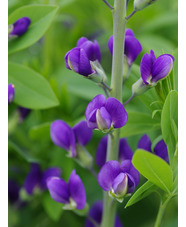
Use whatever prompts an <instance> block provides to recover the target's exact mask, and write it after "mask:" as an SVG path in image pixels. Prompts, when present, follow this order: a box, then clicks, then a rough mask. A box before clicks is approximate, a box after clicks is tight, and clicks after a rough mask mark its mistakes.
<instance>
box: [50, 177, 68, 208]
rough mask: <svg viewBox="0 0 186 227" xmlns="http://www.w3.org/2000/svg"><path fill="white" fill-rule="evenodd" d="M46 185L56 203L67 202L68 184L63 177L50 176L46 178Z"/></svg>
mask: <svg viewBox="0 0 186 227" xmlns="http://www.w3.org/2000/svg"><path fill="white" fill-rule="evenodd" d="M47 187H48V190H49V192H50V196H51V197H52V199H53V200H55V201H56V202H58V203H64V204H68V203H69V190H68V184H67V183H66V182H65V181H64V180H63V179H61V178H59V177H50V178H49V179H48V180H47Z"/></svg>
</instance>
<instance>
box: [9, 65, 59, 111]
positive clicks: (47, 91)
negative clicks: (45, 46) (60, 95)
mask: <svg viewBox="0 0 186 227" xmlns="http://www.w3.org/2000/svg"><path fill="white" fill-rule="evenodd" d="M8 69H9V76H8V77H9V83H12V84H14V85H15V99H14V102H15V103H16V104H18V105H20V106H23V107H26V108H29V109H47V108H51V107H54V106H57V105H58V104H59V102H58V100H57V98H56V96H55V94H54V92H53V90H52V89H51V87H50V84H49V83H48V81H47V80H46V79H45V78H44V77H43V76H41V75H40V74H39V73H37V72H35V71H33V70H32V69H30V68H28V67H25V66H22V65H19V64H15V63H9V64H8Z"/></svg>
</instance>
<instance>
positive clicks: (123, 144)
mask: <svg viewBox="0 0 186 227" xmlns="http://www.w3.org/2000/svg"><path fill="white" fill-rule="evenodd" d="M107 142H108V136H107V135H106V136H104V137H103V138H102V139H101V140H100V142H99V145H98V148H97V152H96V164H97V165H98V166H100V167H102V166H103V165H104V164H105V162H106V154H107ZM132 156H133V152H132V150H131V148H130V146H129V145H128V142H127V139H126V138H121V139H120V141H119V157H118V158H119V162H122V161H124V160H127V159H130V160H132Z"/></svg>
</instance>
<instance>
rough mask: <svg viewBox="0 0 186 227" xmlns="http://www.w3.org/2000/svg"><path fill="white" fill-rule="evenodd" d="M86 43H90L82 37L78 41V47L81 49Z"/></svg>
mask: <svg viewBox="0 0 186 227" xmlns="http://www.w3.org/2000/svg"><path fill="white" fill-rule="evenodd" d="M86 41H88V39H87V38H86V37H81V38H80V39H78V41H77V47H80V46H81V45H82V44H83V43H85V42H86Z"/></svg>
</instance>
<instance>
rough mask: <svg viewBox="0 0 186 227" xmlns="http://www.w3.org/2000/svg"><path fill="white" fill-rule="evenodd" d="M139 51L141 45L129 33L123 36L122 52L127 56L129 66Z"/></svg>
mask: <svg viewBox="0 0 186 227" xmlns="http://www.w3.org/2000/svg"><path fill="white" fill-rule="evenodd" d="M141 51H142V46H141V44H140V42H139V41H138V40H137V39H136V38H135V37H134V36H131V35H129V36H126V37H125V50H124V54H125V55H126V56H127V61H128V64H129V66H131V65H132V63H133V62H134V61H135V60H136V58H137V57H138V55H139V54H140V52H141Z"/></svg>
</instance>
